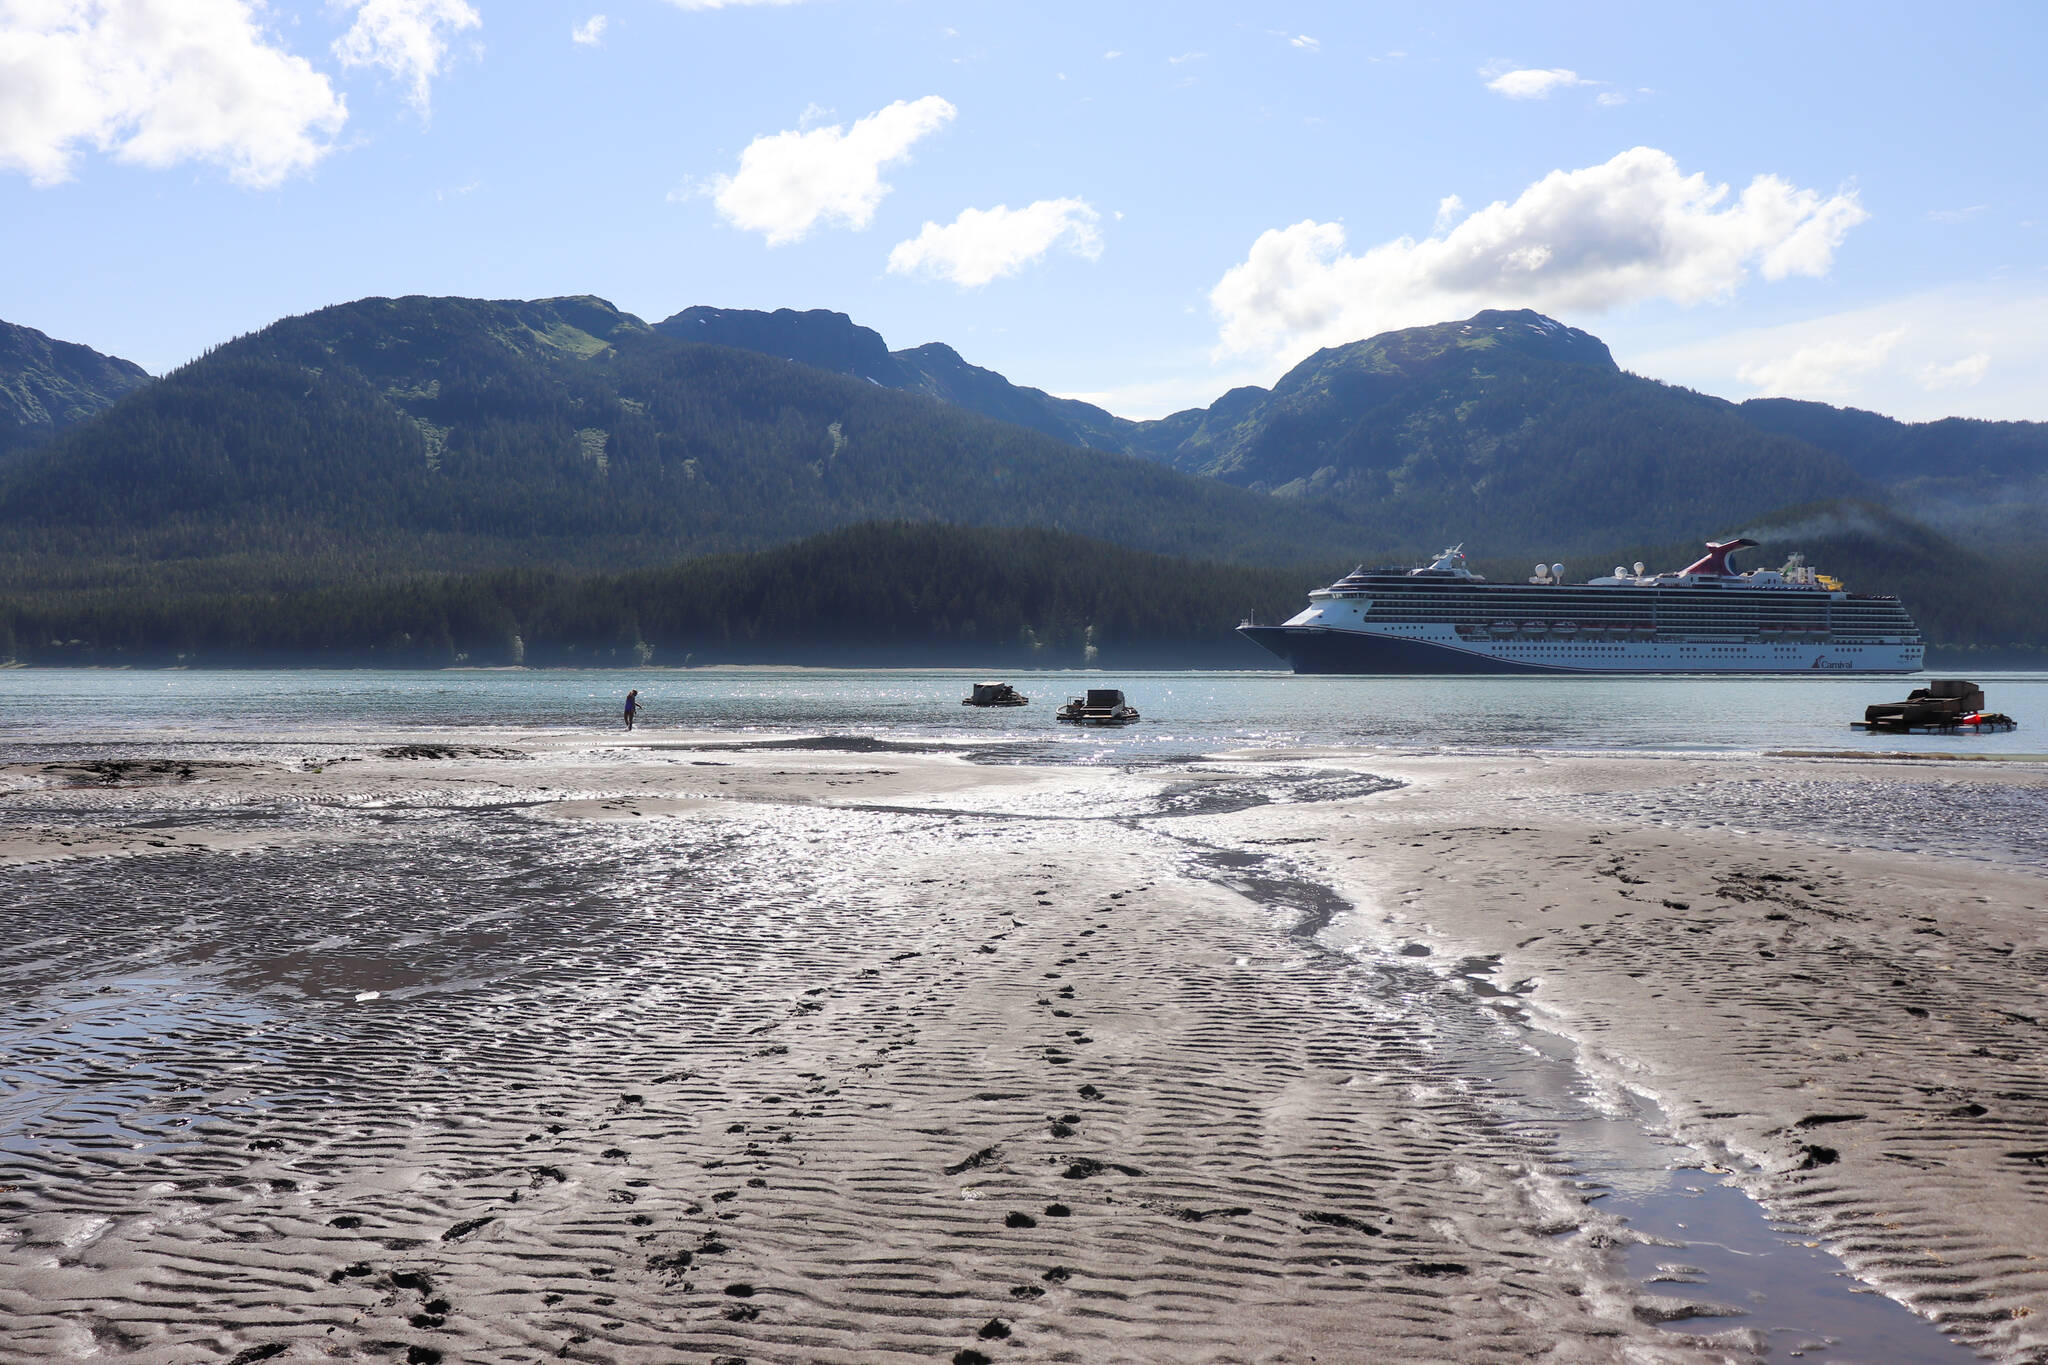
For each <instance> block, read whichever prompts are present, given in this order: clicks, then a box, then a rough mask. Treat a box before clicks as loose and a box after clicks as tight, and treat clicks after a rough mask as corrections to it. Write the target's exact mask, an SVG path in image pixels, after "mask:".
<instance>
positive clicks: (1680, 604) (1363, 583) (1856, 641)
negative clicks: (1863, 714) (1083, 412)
mask: <svg viewBox="0 0 2048 1365" xmlns="http://www.w3.org/2000/svg"><path fill="white" fill-rule="evenodd" d="M1756 543H1757V542H1755V541H1754V540H1748V539H1737V540H1724V541H1713V542H1709V543H1708V545H1707V553H1706V554H1705V555H1703V556H1702V557H1701V558H1700V559H1699V560H1697V561H1696V562H1694V563H1693V564H1691V565H1688V566H1687V567H1686V568H1684V569H1681V570H1680V571H1678V572H1677V573H1662V574H1646V573H1645V572H1644V571H1643V566H1642V565H1641V564H1637V565H1635V566H1634V567H1633V568H1632V569H1630V568H1624V567H1621V566H1617V567H1616V568H1615V571H1614V572H1613V573H1612V574H1610V575H1608V576H1605V577H1602V578H1594V579H1591V580H1589V581H1587V582H1585V583H1567V582H1565V581H1564V566H1563V565H1561V564H1558V565H1549V566H1546V565H1540V564H1539V565H1538V566H1537V571H1536V573H1535V575H1533V576H1532V577H1531V578H1530V579H1529V581H1528V582H1526V583H1490V582H1488V581H1487V580H1486V579H1485V578H1483V577H1481V576H1480V575H1478V574H1476V573H1473V572H1472V571H1471V570H1470V569H1469V568H1467V567H1466V564H1465V555H1464V550H1463V547H1462V546H1455V547H1453V548H1451V549H1449V550H1446V551H1444V552H1443V553H1442V554H1440V555H1438V556H1437V557H1436V558H1435V559H1434V560H1433V561H1432V562H1431V563H1429V564H1428V565H1426V566H1424V567H1422V568H1417V569H1404V568H1396V569H1359V570H1357V571H1355V572H1353V573H1350V574H1347V575H1346V576H1345V577H1343V578H1341V579H1339V580H1338V581H1337V582H1335V583H1332V584H1331V585H1330V586H1329V587H1327V588H1321V589H1318V590H1317V591H1315V592H1312V593H1310V594H1309V605H1308V609H1307V610H1305V611H1303V612H1301V613H1300V614H1299V615H1297V616H1295V617H1294V618H1293V619H1291V620H1289V621H1287V622H1286V623H1285V624H1283V625H1278V626H1261V625H1255V624H1253V623H1251V622H1246V623H1245V624H1244V625H1242V626H1240V627H1239V630H1240V631H1241V632H1242V633H1243V634H1245V635H1247V636H1249V637H1250V638H1251V639H1253V640H1255V641H1256V642H1258V643H1259V644H1260V645H1262V646H1264V647H1265V648H1267V649H1269V650H1271V651H1272V652H1273V653H1275V654H1277V655H1279V656H1280V657H1281V658H1283V659H1285V660H1287V662H1288V663H1290V664H1292V665H1293V667H1294V671H1295V672H1297V673H1912V672H1916V671H1917V670H1918V669H1919V668H1920V666H1921V661H1922V659H1923V656H1924V655H1925V652H1926V646H1925V645H1924V643H1923V642H1922V640H1921V638H1920V631H1919V628H1918V627H1917V626H1915V625H1914V624H1913V618H1912V617H1911V616H1909V615H1907V613H1906V609H1905V607H1904V606H1902V605H1901V604H1900V602H1899V599H1898V598H1896V597H1882V596H1873V595H1868V594H1862V593H1851V592H1849V591H1848V590H1847V589H1846V588H1845V587H1843V585H1842V584H1841V583H1840V582H1839V581H1837V580H1835V579H1833V578H1830V577H1829V576H1828V575H1826V574H1823V573H1819V572H1816V571H1815V570H1814V569H1813V568H1811V567H1809V566H1807V565H1805V564H1802V563H1801V562H1800V560H1799V557H1798V556H1796V555H1795V556H1793V558H1792V560H1791V562H1789V563H1787V564H1786V565H1785V566H1784V567H1783V568H1780V569H1756V570H1752V571H1750V572H1748V573H1737V572H1735V571H1734V570H1733V569H1732V568H1730V567H1729V563H1728V557H1729V556H1730V555H1731V554H1733V553H1734V552H1735V551H1736V550H1739V549H1743V548H1746V547H1749V546H1753V545H1755V544H1756Z"/></svg>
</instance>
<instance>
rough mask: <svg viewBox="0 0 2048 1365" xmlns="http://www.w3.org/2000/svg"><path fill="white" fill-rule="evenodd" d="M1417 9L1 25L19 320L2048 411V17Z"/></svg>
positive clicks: (175, 3) (47, 5)
mask: <svg viewBox="0 0 2048 1365" xmlns="http://www.w3.org/2000/svg"><path fill="white" fill-rule="evenodd" d="M1421 10H1422V7H1415V6H1401V7H1374V6H1367V5H1355V4H1296V5H1288V4H1265V5H1258V6H1227V5H1214V4H1199V3H1195V4H1171V5H1167V4H1160V5H1138V4H1131V5H1102V4H1042V5H1036V6H1015V5H1011V6H998V5H963V4H936V3H921V2H920V0H799V2H798V3H783V4H773V3H762V4H750V3H735V2H731V0H728V3H723V4H716V3H709V2H708V0H693V2H688V3H686V2H685V0H588V2H587V3H576V4H561V3H540V2H539V0H530V2H529V0H270V3H268V4H260V3H258V0H0V252H4V259H5V261H6V262H7V264H6V268H5V274H4V276H0V281H4V289H0V317H4V318H6V319H7V320H8V321H12V322H19V323H25V324H27V325H30V326H34V327H38V328H41V329H42V330H44V331H46V332H49V333H50V334H52V335H54V336H59V337H63V338H66V339H70V340H77V341H83V342H86V343H87V344H90V345H92V346H95V347H98V348H100V349H102V350H106V351H110V352H113V353H115V354H119V355H124V356H127V357H130V358H132V359H134V360H137V361H139V362H140V363H142V364H143V365H145V366H146V367H148V368H149V369H151V370H152V371H157V372H161V371H163V370H165V369H168V368H170V367H173V366H175V365H177V364H180V363H182V362H183V361H185V360H187V359H190V358H191V357H193V356H195V355H197V354H198V353H200V352H201V351H202V350H204V349H205V348H206V347H208V346H210V345H213V344H216V343H218V342H220V341H222V340H225V339H227V338H228V337H231V336H233V335H236V334H238V333H241V332H246V331H250V330H254V329H255V328H258V327H261V326H263V325H264V324H266V323H268V322H270V321H272V320H274V319H276V318H277V317H279V316H282V315H285V314H289V313H296V312H303V311H307V310H310V309H313V308H317V307H320V306H322V305H324V304H328V303H334V302H339V301H342V300H345V299H351V298H357V297H361V296H364V295H370V294H406V293H430V294H462V295H473V296H483V297H492V298H510V297H518V298H531V297H541V296H546V295H553V294H565V293H592V294H599V295H602V296H604V297H606V298H608V299H611V300H612V301H613V302H615V303H617V304H618V305H619V306H621V307H623V308H626V309H628V310H630V311H633V312H635V313H638V314H640V315H641V316H643V317H646V318H648V319H650V320H655V319H659V318H662V317H665V316H667V315H668V314H670V313H672V312H674V311H676V310H678V309H681V308H684V307H687V306H689V305H691V304H699V303H703V304H714V305H720V306H726V307H750V308H774V307H796V308H813V307H823V308H832V309H837V310H840V311H843V312H847V313H849V314H851V315H852V316H853V317H854V318H855V319H856V320H857V321H860V322H862V323H865V324H867V325H868V326H871V327H874V328H876V329H877V330H879V331H880V332H881V333H882V334H883V335H884V336H885V337H886V338H887V339H888V341H889V343H890V345H892V346H897V347H902V346H911V345H916V344H919V343H922V342H926V341H946V342H949V343H951V344H952V345H954V346H955V347H957V348H958V349H959V350H960V351H961V352H962V353H963V354H964V355H965V356H966V357H967V358H968V359H969V360H971V361H973V362H975V363H977V364H982V365H986V366H989V367H991V368H994V369H997V370H1000V371H1002V372H1003V373H1005V374H1007V375H1008V376H1010V377H1011V378H1012V379H1015V380H1017V381H1018V382H1021V383H1028V384H1035V385H1038V386H1040V387H1043V388H1046V389H1050V390H1052V391H1054V392H1057V393H1065V394H1073V395H1076V396H1082V397H1088V398H1091V399H1093V400H1094V401H1097V402H1101V403H1103V404H1104V405H1105V406H1108V407H1110V408H1111V409H1113V410H1115V411H1118V412H1123V413H1126V414H1128V415H1132V416H1155V415H1159V414H1162V413H1164V412H1167V411H1171V410H1173V409H1175V408H1179V407H1185V406H1189V405H1193V404H1199V403H1206V402H1208V401H1210V400H1211V399H1213V398H1214V397H1215V396H1216V395H1217V394H1219V393H1221V392H1222V391H1223V390H1224V389H1226V388H1228V387H1230V386H1232V385H1234V384H1238V383H1248V382H1256V383H1269V382H1271V380H1272V379H1273V378H1275V377H1276V376H1277V375H1278V374H1280V373H1281V372H1282V371H1284V369H1285V368H1286V366H1287V365H1289V364H1291V363H1293V362H1294V361H1296V360H1299V359H1300V358H1301V357H1302V356H1304V355H1306V354H1307V353H1309V352H1310V351H1311V350H1313V349H1314V347H1315V346H1317V345H1319V344H1329V343H1331V342H1335V341H1340V340H1348V339H1351V338H1354V337H1357V336H1363V335H1368V334H1370V333H1372V332H1374V331H1379V330H1384V329H1385V328H1388V327H1395V326H1406V325H1411V324H1414V323H1418V322H1427V321H1434V320H1440V319H1443V318H1449V317H1460V316H1464V315H1466V314H1469V313H1470V312H1472V311H1473V310H1474V309H1476V308H1478V307H1484V306H1503V307H1518V306H1533V307H1537V308H1540V309H1542V310H1544V311H1546V312H1549V313H1551V314H1553V315H1554V316H1557V317H1559V318H1561V319H1562V320H1564V321H1566V322H1568V323H1571V324H1573V325H1576V326H1580V327H1584V328H1586V329H1588V330H1590V331H1593V332H1595V333H1596V334H1598V335H1600V336H1601V337H1603V338H1605V339H1606V340H1607V341H1608V342H1609V344H1610V345H1611V346H1612V347H1613V349H1614V351H1615V354H1616V357H1617V358H1618V359H1619V360H1620V361H1621V362H1622V363H1623V364H1624V365H1625V366H1627V367H1629V368H1631V369H1633V370H1636V371H1637V372H1639V373H1643V374H1648V375H1651V376H1654V377H1657V378H1661V379H1667V380H1671V381H1674V382H1678V383H1683V384H1687V385H1690V386H1692V387H1695V388H1698V389H1702V390H1705V391H1707V392H1711V393H1716V394H1721V395H1724V396H1727V397H1731V398H1744V397H1750V396H1753V395H1756V394H1759V393H1787V394H1792V395H1795V396H1800V397H1813V398H1820V399H1824V400H1826V401H1830V402H1836V403H1848V404H1854V405H1857V406H1863V407H1869V408H1873V409H1876V410H1878V411H1883V412H1889V413H1893V414H1896V415H1899V416H1904V417H1912V418H1927V417H1935V416H1941V415H1946V414H1951V413H1954V414H1963V415H1971V416H1986V417H2007V418H2030V419H2048V254H2044V250H2043V244H2044V241H2048V186H2044V175H2043V171H2042V166H2043V164H2044V156H2043V152H2042V146H2043V134H2044V132H2048V82H2044V81H2042V80H2041V79H2040V78H2039V74H2038V69H2037V64H2038V61H2039V59H2040V56H2041V53H2042V51H2043V48H2044V43H2043V40H2044V38H2048V18H2044V15H2048V9H2044V8H2042V7H2041V6H2039V5H2027V4H2011V5H1983V6H1973V7H1969V8H1966V9H1964V10H1960V11H1953V12H1949V13H1947V14H1945V15H1944V16H1943V17H1942V18H1941V19H1940V20H1939V22H1936V21H1934V20H1932V19H1930V18H1928V17H1927V12H1926V11H1925V10H1924V9H1920V10H1915V9H1912V8H1909V7H1906V6H1903V5H1882V6H1859V7H1856V8H1855V9H1854V11H1853V12H1852V11H1849V10H1845V9H1844V8H1843V7H1841V6H1820V5H1810V6H1809V5H1800V4H1784V3H1779V4H1768V5H1764V4H1759V5H1739V4H1715V5H1711V6H1709V5H1696V6H1684V7H1680V6H1644V5H1640V4H1629V5H1620V4H1616V5H1583V6H1575V7H1565V6H1530V5H1526V4H1515V5H1469V6H1440V7H1430V12H1427V13H1423V12H1421ZM600 16H601V22H600V21H599V19H600ZM579 38H580V39H582V41H579Z"/></svg>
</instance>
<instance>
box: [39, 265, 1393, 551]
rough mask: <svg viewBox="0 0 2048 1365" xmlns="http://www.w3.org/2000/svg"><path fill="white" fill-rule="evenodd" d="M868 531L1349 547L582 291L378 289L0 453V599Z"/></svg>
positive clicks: (1038, 437) (1253, 505) (1324, 518)
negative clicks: (680, 335)
mask: <svg viewBox="0 0 2048 1365" xmlns="http://www.w3.org/2000/svg"><path fill="white" fill-rule="evenodd" d="M878 518H896V519H914V520H930V521H950V522H961V523H970V524H1009V525H1037V526H1044V527H1049V528H1055V529H1064V530H1070V531H1073V532H1076V533H1080V534H1087V535H1091V536H1095V537H1098V538H1101V539H1105V540H1111V541H1116V542H1119V543H1123V544H1127V545H1130V546H1133V547H1135V548H1139V549H1148V550H1154V551H1161V552H1172V553H1181V552H1188V551H1193V550H1197V549H1200V550H1203V551H1205V552H1208V553H1212V554H1216V555H1220V556H1226V557H1241V558H1248V559H1266V560H1269V561H1292V560H1297V559H1300V558H1302V557H1304V556H1308V555H1314V554H1319V553H1342V550H1341V549H1340V547H1348V546H1350V545H1353V544H1355V543H1356V542H1357V540H1358V538H1359V533H1358V531H1357V529H1356V528H1351V527H1347V526H1345V525H1344V524H1343V523H1341V522H1340V521H1339V520H1338V519H1337V518H1334V517H1331V516H1329V515H1328V514H1326V513H1324V512H1323V511H1322V510H1321V509H1313V508H1302V507H1290V506H1288V505H1285V504H1281V503H1277V502H1275V501H1274V500H1272V499H1270V498H1265V497H1261V496H1259V495H1257V494H1254V493H1249V492H1246V491H1243V490H1239V489H1233V488H1229V487H1226V486H1223V485H1221V484H1218V483H1215V482H1214V481H1211V480H1204V479H1200V478H1197V477H1194V476H1191V475H1186V474H1181V473H1177V472H1175V471H1173V470H1170V469H1166V468H1163V467H1161V466H1160V465H1158V464H1156V463H1153V462H1149V461H1145V460H1141V459H1137V458H1134V457H1130V456H1125V455H1118V454H1109V453H1101V452H1090V451H1083V450H1080V449H1077V448H1075V447H1072V446H1069V445H1064V444H1061V443H1060V442H1058V441H1055V440H1053V439H1051V438H1049V437H1047V436H1045V435H1042V434H1040V433H1037V432H1034V431H1027V430H1024V429H1022V428H1019V427H1016V426H1013V425H1009V424H1005V423H1002V422H997V421H991V420H989V419H986V418H983V417H980V416H977V415H974V414H972V413H968V412H963V411H961V410H960V409H959V408H957V407H954V406H950V405H948V404H944V403H938V402H932V401H929V400H927V399H923V398H920V397H917V396H915V395H913V394H909V393H901V392H891V391H889V390H886V389H883V388H879V387H877V386H876V385H875V384H873V383H870V382H868V381H866V380H865V379H856V378H849V377H844V376H840V375H834V374H827V373H825V372H823V371H822V370H820V369H815V368H809V367H806V366H802V365H793V364H790V363H788V362H786V361H782V360H775V359H771V358H768V357H765V356H762V355H759V354H755V353H752V352H749V351H743V350H735V349H733V348H730V347H725V346H716V345H704V344H696V343H687V342H681V341H677V340H675V339H673V338H672V337H670V336H666V335H663V334H661V333H658V332H656V331H655V330H654V329H653V328H650V327H648V326H647V325H646V324H645V323H643V322H642V321H640V320H639V319H638V318H635V317H633V316H631V315H630V314H626V313H623V312H621V311H619V310H618V309H616V308H614V307H613V306H612V305H610V304H609V303H606V302H605V301H604V300H602V299H595V298H582V297H579V298H561V299H543V300H539V301H534V302H518V301H499V302H490V301H484V300H475V299H444V298H422V297H412V298H403V299H381V298H379V299H363V300H360V301H357V302H355V303H348V304H341V305H337V306H335V307H331V308H324V309H321V310H319V311H318V312H314V313H309V314H306V315H304V316H302V317H295V318H288V319H285V320H284V321H281V322H278V323H276V324H274V325H272V326H270V327H267V328H265V329H263V330H262V331H260V332H257V333H254V334H252V335H249V336H245V337H241V338H238V339H236V340H234V341H232V342H229V343H228V344H226V345H224V346H222V347H220V348H218V349H216V350H214V351H212V352H210V353H209V354H207V355H206V356H205V357H203V358H201V359H200V360H197V361H195V362H193V363H192V364H190V365H188V366H186V367H185V368H183V369H181V370H179V371H177V372H176V373H174V374H172V375H169V376H167V377H166V378H164V379H162V380H160V381H158V382H156V383H154V384H151V385H149V386H148V387H146V388H144V389H142V390H140V391H138V392H135V393H132V394H130V395H129V396H128V397H127V398H125V399H123V400H122V401H121V402H119V403H117V404H115V405H114V406H113V407H112V408H110V409H108V410H107V411H106V412H104V413H102V414H100V415H99V416H98V417H96V418H94V419H92V420H90V421H88V422H86V423H84V424H82V425H79V426H76V427H74V428H72V429H70V430H68V431H66V432H63V433H60V434H59V435H58V436H57V437H56V438H55V439H53V440H52V441H50V442H48V443H47V444H45V445H42V446H40V447H37V448H35V449H33V450H29V451H26V452H17V454H16V456H15V457H14V458H12V459H10V460H7V461H5V462H4V463H0V556H4V557H0V581H6V580H11V581H13V582H14V583H15V584H16V585H18V586H29V585H32V584H34V583H38V582H41V583H58V582H64V583H78V582H83V581H87V580H88V579H92V577H93V575H95V574H97V578H96V579H94V580H93V581H100V582H109V581H115V580H117V579H118V578H119V577H120V575H121V574H122V573H129V574H131V575H135V576H137V577H138V581H142V582H148V583H161V582H162V581H164V580H165V578H166V576H176V575H179V574H185V575H188V578H189V582H190V583H191V584H192V585H194V586H199V585H202V584H206V583H208V582H211V583H213V584H215V585H219V584H224V583H229V582H233V583H248V582H251V581H262V582H266V583H267V582H275V583H277V584H278V585H279V586H290V585H292V584H299V585H305V584H310V583H315V582H320V581H334V580H337V579H344V578H348V577H353V576H359V575H361V574H364V573H378V572H393V571H399V570H419V569H462V568H482V567H487V566H491V565H502V564H515V563H559V564H580V565H583V566H585V567H587V568H593V569H595V568H606V569H617V568H622V567H625V566H628V565H631V564H645V563H650V562H658V561H660V560H664V559H668V558H672V557H673V556H675V555H676V554H677V553H679V552H705V551H715V550H731V549H743V548H749V547H755V546H763V545H768V544H772V543H776V542H780V541H786V540H789V539H791V538H794V537H798V536H802V535H807V534H811V533H814V532H818V531H822V530H826V529H829V528H831V527H834V526H840V525H846V524H849V523H854V522H860V521H867V520H874V519H878ZM195 566H211V567H210V568H207V569H206V571H205V572H201V571H200V569H199V568H198V567H195ZM209 575H210V578H209Z"/></svg>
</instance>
